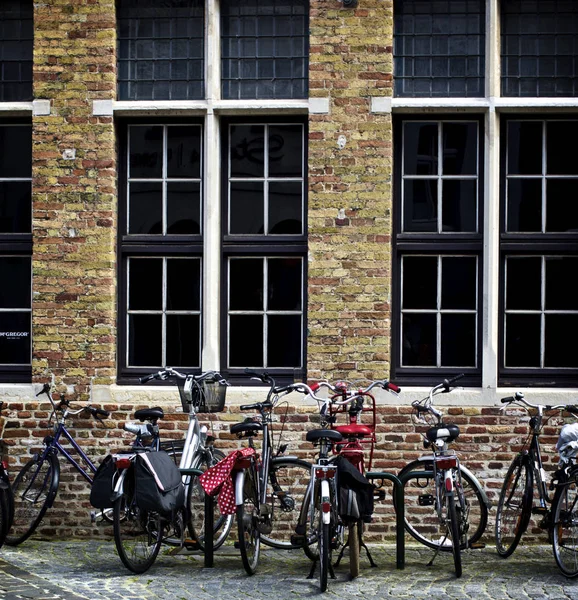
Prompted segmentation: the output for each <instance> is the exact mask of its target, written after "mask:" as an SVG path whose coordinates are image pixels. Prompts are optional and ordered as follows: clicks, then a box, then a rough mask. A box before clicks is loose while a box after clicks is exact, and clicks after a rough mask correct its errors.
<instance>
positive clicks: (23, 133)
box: [0, 44, 32, 178]
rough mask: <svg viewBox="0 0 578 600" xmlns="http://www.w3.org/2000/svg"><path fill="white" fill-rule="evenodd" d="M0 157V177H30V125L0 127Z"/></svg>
mask: <svg viewBox="0 0 578 600" xmlns="http://www.w3.org/2000/svg"><path fill="white" fill-rule="evenodd" d="M0 45H1V44H0ZM0 157H2V160H0V177H10V178H14V177H19V178H20V177H32V128H31V127H30V125H8V126H0Z"/></svg>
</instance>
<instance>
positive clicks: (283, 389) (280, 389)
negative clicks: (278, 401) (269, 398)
mask: <svg viewBox="0 0 578 600" xmlns="http://www.w3.org/2000/svg"><path fill="white" fill-rule="evenodd" d="M292 389H293V385H282V386H279V387H276V388H274V389H273V393H274V394H282V393H283V392H286V391H287V390H292Z"/></svg>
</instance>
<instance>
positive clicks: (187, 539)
mask: <svg viewBox="0 0 578 600" xmlns="http://www.w3.org/2000/svg"><path fill="white" fill-rule="evenodd" d="M155 379H156V380H160V381H166V380H172V381H174V382H175V383H176V385H177V387H178V390H179V395H180V398H181V404H182V408H183V411H184V412H185V413H186V414H188V416H189V425H188V429H187V435H186V438H185V440H184V443H182V444H180V443H178V442H177V443H176V444H172V445H171V446H168V445H165V446H164V447H165V448H166V449H167V452H168V453H172V454H173V455H174V456H175V458H176V459H177V461H178V463H177V464H178V467H179V469H180V470H181V473H182V477H181V479H182V483H183V486H184V490H185V498H186V503H185V506H184V507H182V508H179V510H176V511H174V512H173V513H172V514H170V515H163V514H160V513H159V512H156V511H152V510H143V509H142V508H141V507H140V506H139V503H138V500H137V497H136V493H135V492H136V490H135V481H134V475H135V460H136V457H137V454H138V453H137V452H134V449H133V451H131V452H128V453H120V454H116V455H115V456H114V457H113V458H114V461H115V464H116V468H117V471H118V476H117V477H116V479H115V482H114V492H113V497H114V505H113V524H114V539H115V545H116V549H117V552H118V554H119V557H120V559H121V561H122V562H123V564H124V565H125V566H126V567H127V568H128V569H129V570H131V571H133V572H135V573H143V572H144V571H146V570H147V569H149V568H150V567H151V566H152V564H153V563H154V561H155V560H156V557H157V555H158V553H159V550H160V547H161V545H162V544H163V543H166V544H169V545H172V546H179V547H190V548H193V549H194V548H201V549H203V548H204V545H203V544H204V534H205V532H204V492H203V490H202V488H201V486H200V483H199V480H198V477H197V476H196V475H191V474H190V473H189V472H188V471H189V470H190V469H199V470H206V469H207V468H209V467H211V466H212V465H214V464H216V463H217V462H218V461H219V460H221V459H222V458H224V454H223V453H222V452H221V451H220V450H218V449H216V448H215V447H214V446H213V439H214V438H213V437H212V436H208V435H207V428H206V427H205V426H201V425H200V422H199V420H198V417H197V414H198V413H199V412H202V413H211V412H220V411H222V410H223V409H224V405H225V397H226V389H227V382H226V381H225V380H224V379H223V377H222V376H221V375H220V374H219V373H217V372H216V371H206V372H204V373H201V374H200V375H190V374H189V375H187V374H185V373H181V372H179V371H176V370H175V369H171V368H169V369H163V370H161V371H158V372H156V373H153V374H151V375H147V376H146V377H143V378H141V380H140V381H141V383H148V382H150V381H152V380H155ZM153 410H154V409H153ZM216 510H217V509H216ZM213 522H214V538H213V548H214V549H216V548H218V547H220V546H221V545H222V544H223V543H224V541H225V539H226V538H227V536H228V534H229V531H230V529H231V525H232V518H231V517H228V516H223V515H221V514H220V513H216V514H215V515H214V521H213Z"/></svg>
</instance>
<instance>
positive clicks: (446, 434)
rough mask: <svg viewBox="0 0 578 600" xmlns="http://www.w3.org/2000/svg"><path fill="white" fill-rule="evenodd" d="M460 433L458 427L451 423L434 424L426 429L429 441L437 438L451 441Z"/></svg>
mask: <svg viewBox="0 0 578 600" xmlns="http://www.w3.org/2000/svg"><path fill="white" fill-rule="evenodd" d="M458 435H460V428H459V427H458V426H457V425H454V424H453V423H450V424H446V425H436V426H435V427H431V428H430V429H428V430H427V433H426V436H427V439H428V440H429V441H430V442H435V441H436V440H439V439H444V438H445V439H447V441H448V442H453V441H454V440H455V439H457V437H458Z"/></svg>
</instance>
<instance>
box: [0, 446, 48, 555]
mask: <svg viewBox="0 0 578 600" xmlns="http://www.w3.org/2000/svg"><path fill="white" fill-rule="evenodd" d="M59 476H60V464H59V462H58V458H57V457H56V456H55V455H54V454H48V455H47V456H46V457H45V458H40V457H39V458H35V459H34V458H33V459H32V460H29V461H28V462H27V463H26V464H25V465H24V467H22V469H21V470H20V472H19V473H18V475H17V476H16V478H15V479H14V483H13V484H12V496H13V502H14V505H13V515H12V527H11V528H10V531H9V532H8V534H7V535H6V539H5V543H6V544H7V545H8V546H18V545H19V544H21V543H22V542H24V541H25V540H27V539H28V538H29V537H30V536H31V535H32V534H33V533H34V532H35V531H36V528H37V527H38V525H40V522H41V521H42V518H43V517H44V515H45V513H46V511H47V510H48V508H49V507H50V506H52V503H53V502H54V498H55V497H56V493H57V492H58V484H59V481H60V477H59Z"/></svg>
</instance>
